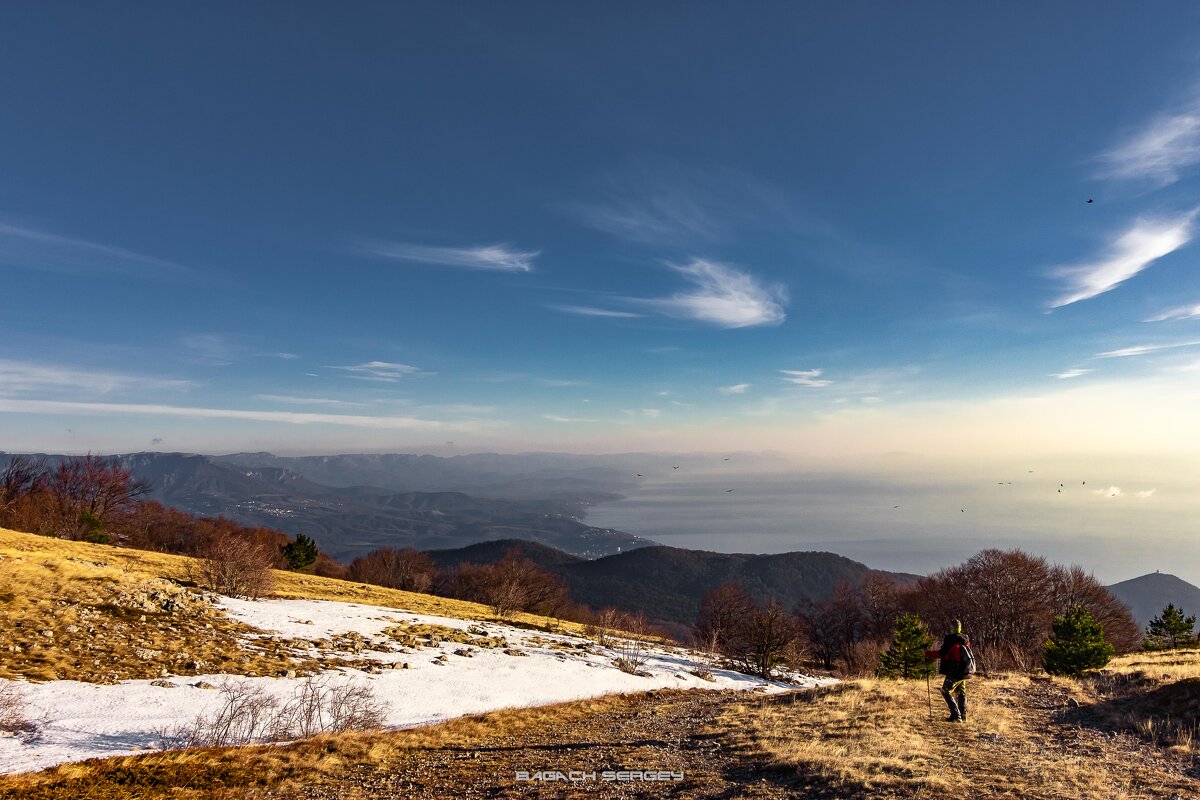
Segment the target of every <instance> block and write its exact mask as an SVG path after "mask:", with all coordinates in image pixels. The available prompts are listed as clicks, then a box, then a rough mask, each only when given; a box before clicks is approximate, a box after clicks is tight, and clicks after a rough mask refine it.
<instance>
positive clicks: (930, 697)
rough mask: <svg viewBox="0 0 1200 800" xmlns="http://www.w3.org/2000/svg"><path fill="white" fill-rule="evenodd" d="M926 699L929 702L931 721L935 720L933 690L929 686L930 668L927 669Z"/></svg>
mask: <svg viewBox="0 0 1200 800" xmlns="http://www.w3.org/2000/svg"><path fill="white" fill-rule="evenodd" d="M925 699H926V701H928V703H929V721H930V722H933V691H932V690H931V689H930V688H929V670H928V669H926V670H925Z"/></svg>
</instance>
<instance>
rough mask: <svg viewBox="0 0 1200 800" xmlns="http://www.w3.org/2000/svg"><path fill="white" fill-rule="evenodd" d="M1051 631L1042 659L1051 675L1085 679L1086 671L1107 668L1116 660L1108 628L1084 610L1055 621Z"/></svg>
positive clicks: (1074, 611) (1056, 618)
mask: <svg viewBox="0 0 1200 800" xmlns="http://www.w3.org/2000/svg"><path fill="white" fill-rule="evenodd" d="M1051 629H1052V631H1053V633H1051V635H1050V641H1048V642H1046V644H1045V650H1044V654H1043V657H1042V665H1043V666H1044V667H1045V668H1046V672H1049V673H1050V674H1051V675H1082V674H1083V671H1084V670H1087V669H1099V668H1100V667H1103V666H1104V665H1105V664H1107V663H1108V662H1109V659H1111V658H1112V657H1113V653H1114V652H1115V651H1114V649H1113V646H1112V645H1111V644H1109V643H1108V642H1106V641H1105V640H1104V628H1103V627H1101V625H1100V623H1099V622H1096V620H1095V619H1093V618H1092V615H1091V614H1090V613H1088V610H1087V609H1086V608H1084V607H1083V606H1075V607H1073V608H1072V609H1071V610H1070V611H1068V612H1067V613H1066V615H1064V616H1061V617H1055V618H1054V622H1053V624H1052V625H1051Z"/></svg>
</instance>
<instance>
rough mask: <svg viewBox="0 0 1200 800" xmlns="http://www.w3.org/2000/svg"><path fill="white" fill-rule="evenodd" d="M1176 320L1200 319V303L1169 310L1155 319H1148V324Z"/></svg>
mask: <svg viewBox="0 0 1200 800" xmlns="http://www.w3.org/2000/svg"><path fill="white" fill-rule="evenodd" d="M1174 319H1200V303H1196V304H1194V305H1190V306H1178V307H1176V308H1169V309H1167V310H1166V311H1163V312H1161V313H1159V314H1155V315H1154V316H1153V317H1148V318H1147V319H1146V322H1166V321H1168V320H1174Z"/></svg>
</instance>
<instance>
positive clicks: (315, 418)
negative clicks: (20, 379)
mask: <svg viewBox="0 0 1200 800" xmlns="http://www.w3.org/2000/svg"><path fill="white" fill-rule="evenodd" d="M0 412H7V413H18V414H22V413H23V414H88V415H91V414H96V415H135V416H165V417H191V418H197V419H236V420H249V421H253V422H279V423H285V424H288V425H344V426H349V427H355V428H379V429H383V430H436V429H439V428H450V427H460V426H461V424H459V423H453V424H451V423H445V422H441V421H438V420H429V419H418V418H415V417H372V416H363V415H356V414H320V413H309V412H302V411H256V410H247V409H234V408H204V407H196V406H174V405H161V404H155V403H81V402H67V401H58V400H15V399H4V398H0ZM463 424H465V423H463Z"/></svg>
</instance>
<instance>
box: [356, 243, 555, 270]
mask: <svg viewBox="0 0 1200 800" xmlns="http://www.w3.org/2000/svg"><path fill="white" fill-rule="evenodd" d="M360 247H361V250H362V252H364V253H366V254H368V255H371V256H375V257H378V258H385V259H389V260H391V261H411V262H415V263H419V264H436V265H439V266H443V267H458V268H460V269H478V270H491V271H496V272H533V260H534V259H535V258H537V257H538V256H539V255H540V254H541V251H540V250H518V249H516V248H514V247H512V246H511V245H507V244H487V245H477V246H473V247H433V246H430V245H421V244H410V243H407V242H383V241H369V242H364V243H362V245H361V246H360Z"/></svg>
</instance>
